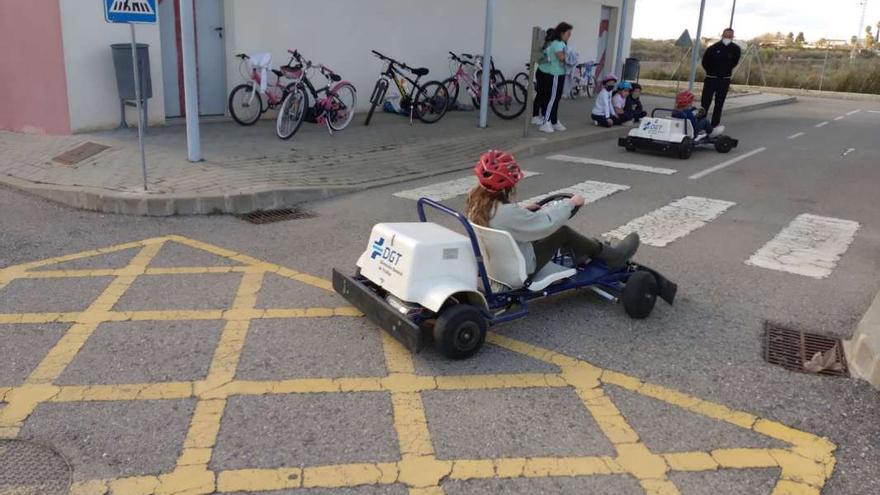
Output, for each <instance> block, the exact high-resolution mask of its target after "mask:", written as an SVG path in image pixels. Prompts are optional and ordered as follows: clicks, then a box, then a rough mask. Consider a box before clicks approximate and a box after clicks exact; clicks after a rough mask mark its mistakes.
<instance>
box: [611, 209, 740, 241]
mask: <svg viewBox="0 0 880 495" xmlns="http://www.w3.org/2000/svg"><path fill="white" fill-rule="evenodd" d="M735 204H736V203H734V202H732V201H723V200H720V199H711V198H701V197H698V196H686V197H684V198H681V199H679V200H677V201H673V202H672V203H669V204H668V205H666V206H663V207H662V208H658V209H656V210H654V211H652V212H650V213H648V214H647V215H644V216H641V217H639V218H636V219H634V220H631V221H630V222H629V223H627V224H626V225H623V226H621V227H618V228H616V229H614V230H612V231H611V232H607V233H606V234H605V235H606V236H607V237H611V238H615V239H623V238H624V237H626V236H627V235H629V234H630V233H632V232H638V234H639V237H640V238H641V241H642V244H647V245H649V246H654V247H664V246H666V245H668V244H669V243H671V242H672V241H674V240H676V239H679V238H681V237H684V236H686V235H688V234H689V233H691V232H693V231H694V230H697V229H699V228H700V227H703V226H704V225H706V224H707V223H709V222H711V221H712V220H715V219H716V218H718V217H719V216H721V214H722V213H724V212H725V211H727V209H728V208H730V207H731V206H733V205H735Z"/></svg>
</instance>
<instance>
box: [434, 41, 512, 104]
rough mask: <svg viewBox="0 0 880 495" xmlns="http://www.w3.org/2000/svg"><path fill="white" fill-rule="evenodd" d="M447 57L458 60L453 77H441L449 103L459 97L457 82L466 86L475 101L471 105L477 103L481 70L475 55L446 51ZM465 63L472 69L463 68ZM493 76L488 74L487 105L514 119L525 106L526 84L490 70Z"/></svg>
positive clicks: (458, 84) (478, 102)
mask: <svg viewBox="0 0 880 495" xmlns="http://www.w3.org/2000/svg"><path fill="white" fill-rule="evenodd" d="M449 58H450V59H452V60H453V61H455V62H458V69H457V70H456V71H455V73H454V74H453V75H452V77H450V78H448V79H446V80H445V81H443V86H444V87H445V88H446V90H447V93H448V94H449V99H448V100H447V101H448V104H450V105H451V104H452V102H455V101H457V100H458V91H459V86H462V85H463V86H464V88H465V90H467V92H468V93H469V94H470V96H471V99H472V100H473V102H474V106H476V107H479V106H480V89H481V88H480V83H481V82H480V81H479V80H478V79H477V75H478V74H480V71H479V70H478V69H479V67H478V66H477V65H476V63H475V62H474V59H472V58H471V59H468V57H467V56H464V55H463V56H462V57H459V56H458V55H456V54H454V53H452V52H449ZM466 66H468V67H469V68H470V69H471V72H469V71H467V70H465V67H466ZM491 75H492V77H490V78H489V108H491V109H492V112H494V113H495V115H497V116H499V117H501V118H502V119H505V120H510V119H515V118H517V117H519V116H520V115H521V114H522V113H523V111H524V110H525V109H526V103H525V102H526V88H525V86H523V85H522V84H520V83H518V82H516V81H513V80H510V79H504V76H503V75H501V72H499V71H492V72H491Z"/></svg>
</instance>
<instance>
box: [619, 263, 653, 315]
mask: <svg viewBox="0 0 880 495" xmlns="http://www.w3.org/2000/svg"><path fill="white" fill-rule="evenodd" d="M658 290H659V289H658V287H657V279H656V278H654V275H653V274H652V273H650V272H635V273H633V274H632V275H630V276H629V279H627V281H626V285H624V287H623V297H622V300H623V309H624V311H626V314H628V315H629V316H630V318H633V319H636V320H641V319H643V318H647V317H648V315H650V314H651V311H652V310H653V309H654V303H656V302H657V292H658Z"/></svg>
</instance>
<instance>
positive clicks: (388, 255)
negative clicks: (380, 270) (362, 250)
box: [370, 237, 403, 266]
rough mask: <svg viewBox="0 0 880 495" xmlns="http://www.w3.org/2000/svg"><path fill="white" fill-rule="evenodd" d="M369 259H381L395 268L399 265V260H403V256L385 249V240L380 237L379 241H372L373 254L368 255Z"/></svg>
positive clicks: (387, 248) (388, 248)
mask: <svg viewBox="0 0 880 495" xmlns="http://www.w3.org/2000/svg"><path fill="white" fill-rule="evenodd" d="M370 258H371V259H376V258H382V259H383V260H385V261H387V262H389V263H391V264H393V265H394V266H397V264H398V263H400V258H403V255H402V254H400V253H399V252H397V251H395V250H393V249H391V248H390V247H385V238H384V237H380V238H379V240H377V241H373V252H372V253H371V254H370Z"/></svg>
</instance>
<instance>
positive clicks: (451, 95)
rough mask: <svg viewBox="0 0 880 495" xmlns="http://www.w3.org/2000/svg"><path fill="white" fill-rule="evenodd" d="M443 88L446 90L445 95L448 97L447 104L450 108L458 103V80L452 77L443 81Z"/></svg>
mask: <svg viewBox="0 0 880 495" xmlns="http://www.w3.org/2000/svg"><path fill="white" fill-rule="evenodd" d="M443 87H444V88H446V94H447V95H448V98H447V100H448V101H447V104H448V105H449V106H450V107H451V106H453V105H455V103H456V102H458V90H459V89H460V88H459V86H458V80H457V79H455V78H454V77H450V78H447V79H446V80H444V81H443Z"/></svg>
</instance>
